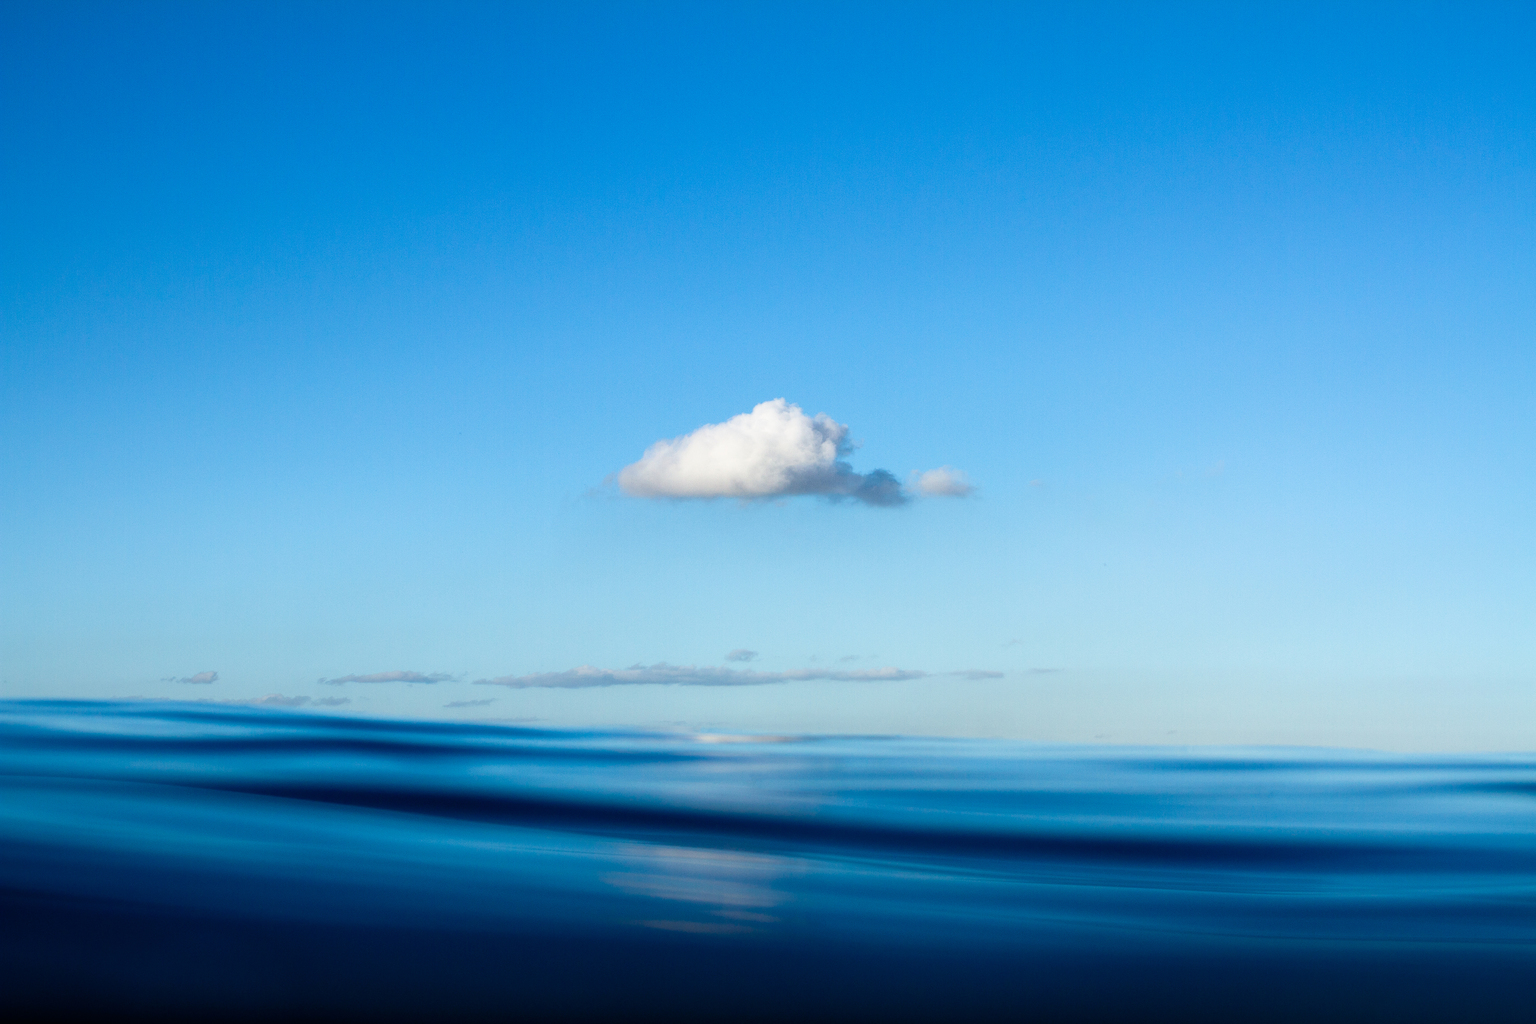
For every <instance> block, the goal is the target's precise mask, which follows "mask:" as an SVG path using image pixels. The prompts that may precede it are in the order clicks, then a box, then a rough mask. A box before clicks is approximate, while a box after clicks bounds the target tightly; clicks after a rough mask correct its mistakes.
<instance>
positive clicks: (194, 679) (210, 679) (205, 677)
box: [161, 669, 219, 685]
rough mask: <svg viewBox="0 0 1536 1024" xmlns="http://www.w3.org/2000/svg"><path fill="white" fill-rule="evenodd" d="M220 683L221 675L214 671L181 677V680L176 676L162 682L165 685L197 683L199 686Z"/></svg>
mask: <svg viewBox="0 0 1536 1024" xmlns="http://www.w3.org/2000/svg"><path fill="white" fill-rule="evenodd" d="M218 681H219V674H218V673H217V672H214V671H212V670H211V669H210V670H209V671H207V672H199V673H197V674H196V675H191V676H181V677H180V678H177V677H176V676H168V677H167V678H165V679H162V680H161V682H165V683H195V684H199V685H206V684H208V683H216V682H218Z"/></svg>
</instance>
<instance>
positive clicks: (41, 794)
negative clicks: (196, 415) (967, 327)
mask: <svg viewBox="0 0 1536 1024" xmlns="http://www.w3.org/2000/svg"><path fill="white" fill-rule="evenodd" d="M726 739H727V738H725V737H678V736H658V735H645V734H624V733H598V732H587V733H572V732H544V731H536V730H531V729H520V728H511V727H504V726H489V725H452V724H438V723H426V722H385V721H365V720H357V719H346V718H329V717H319V716H310V715H302V714H283V713H269V712H263V711H255V710H250V709H238V708H221V707H213V706H205V705H176V704H146V703H132V704H103V703H77V702H68V703H64V702H57V703H56V702H48V703H42V702H13V703H8V704H5V703H0V786H3V798H0V913H3V925H0V1009H8V1010H10V1011H11V1013H12V1014H14V1013H16V1011H21V1012H24V1013H25V1014H27V1015H32V1016H36V1015H43V1016H49V1015H51V1016H55V1017H70V1016H78V1015H83V1014H99V1015H103V1016H107V1015H110V1016H112V1017H116V1018H121V1017H125V1016H128V1017H132V1016H142V1017H146V1018H150V1017H153V1018H156V1019H164V1018H167V1017H178V1016H181V1017H186V1018H194V1017H195V1018H211V1017H215V1016H217V1017H221V1018H225V1019H227V1018H230V1017H234V1016H240V1015H245V1016H249V1017H252V1018H260V1019H277V1018H292V1017H316V1018H318V1017H325V1018H328V1019H349V1018H357V1019H390V1018H400V1019H434V1020H443V1019H479V1018H484V1019H551V1018H574V1019H592V1018H601V1019H624V1020H679V1019H708V1020H752V1019H793V1020H818V1019H826V1020H850V1019H867V1020H882V1021H883V1020H903V1019H918V1020H932V1019H944V1020H964V1019H992V1018H996V1019H1007V1020H1051V1021H1054V1020H1195V1021H1200V1020H1211V1021H1217V1020H1220V1021H1238V1020H1341V1021H1342V1020H1348V1021H1362V1020H1391V1021H1401V1020H1463V1021H1465V1020H1510V1021H1536V757H1523V758H1522V757H1404V756H1389V755H1378V754H1356V753H1341V752H1337V751H1296V750H1208V749H1202V750H1180V749H1123V748H1122V749H1103V748H1089V747H1042V746H1035V745H1024V744H1004V743H994V742H972V741H920V740H902V739H826V738H818V739H793V738H767V739H765V738H757V740H756V741H753V742H725V741H724V740H726ZM13 1019H14V1018H13Z"/></svg>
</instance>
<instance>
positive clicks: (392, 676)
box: [320, 672, 457, 686]
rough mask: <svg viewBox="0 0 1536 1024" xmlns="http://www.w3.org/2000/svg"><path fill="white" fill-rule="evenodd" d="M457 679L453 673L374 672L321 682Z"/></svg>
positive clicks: (435, 680)
mask: <svg viewBox="0 0 1536 1024" xmlns="http://www.w3.org/2000/svg"><path fill="white" fill-rule="evenodd" d="M455 678H457V677H456V676H455V675H454V674H453V673H451V672H374V673H372V674H370V675H350V676H337V677H336V678H335V679H322V680H320V682H322V683H324V684H325V685H327V686H340V685H342V684H343V683H446V682H450V681H452V680H453V679H455Z"/></svg>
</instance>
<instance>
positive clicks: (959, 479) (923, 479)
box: [912, 466, 976, 498]
mask: <svg viewBox="0 0 1536 1024" xmlns="http://www.w3.org/2000/svg"><path fill="white" fill-rule="evenodd" d="M912 486H913V487H914V488H916V490H917V492H918V493H919V494H926V495H928V496H929V497H934V498H964V497H968V496H969V495H971V494H972V493H974V492H975V490H976V488H975V487H973V486H971V481H970V480H969V479H968V478H967V477H966V475H965V472H964V471H963V470H959V469H956V468H955V467H953V466H940V467H939V468H938V469H930V470H929V471H928V472H926V473H913V474H912Z"/></svg>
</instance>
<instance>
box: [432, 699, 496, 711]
mask: <svg viewBox="0 0 1536 1024" xmlns="http://www.w3.org/2000/svg"><path fill="white" fill-rule="evenodd" d="M494 703H496V698H495V697H485V698H482V699H481V700H451V701H449V702H448V703H447V704H444V705H443V707H445V708H483V707H485V706H486V705H487V704H494Z"/></svg>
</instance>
